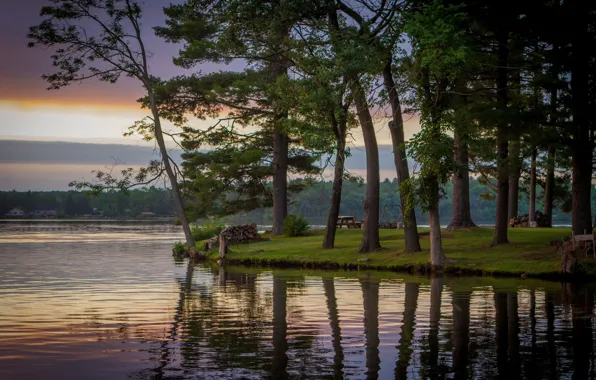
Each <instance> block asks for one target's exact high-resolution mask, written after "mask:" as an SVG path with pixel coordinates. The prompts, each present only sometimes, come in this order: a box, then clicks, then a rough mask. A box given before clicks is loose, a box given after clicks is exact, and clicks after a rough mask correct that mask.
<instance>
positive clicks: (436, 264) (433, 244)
mask: <svg viewBox="0 0 596 380" xmlns="http://www.w3.org/2000/svg"><path fill="white" fill-rule="evenodd" d="M428 222H429V225H430V264H431V266H432V268H433V270H441V268H442V267H443V263H444V261H445V253H444V252H443V243H442V241H441V223H440V221H439V196H438V191H437V197H436V199H435V201H434V202H433V204H432V206H431V207H429V209H428Z"/></svg>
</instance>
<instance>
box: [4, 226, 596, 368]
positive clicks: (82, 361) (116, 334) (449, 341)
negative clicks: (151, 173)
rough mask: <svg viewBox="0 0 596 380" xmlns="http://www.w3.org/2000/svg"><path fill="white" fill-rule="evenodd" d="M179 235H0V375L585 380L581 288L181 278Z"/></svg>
mask: <svg viewBox="0 0 596 380" xmlns="http://www.w3.org/2000/svg"><path fill="white" fill-rule="evenodd" d="M27 234H31V235H33V236H38V237H39V236H44V238H43V240H35V239H29V240H27V238H26V237H24V236H25V235H27ZM73 236H90V237H91V239H92V240H93V239H97V240H96V241H94V242H79V241H77V242H72V241H68V240H69V239H70V238H72V237H73ZM131 236H134V237H135V239H136V237H144V238H143V239H137V240H135V241H129V240H128V239H129V237H131ZM181 238H182V234H181V231H180V230H179V228H178V227H173V226H169V225H165V224H163V225H159V224H155V225H132V224H127V225H118V224H113V223H106V224H100V223H88V224H86V223H70V224H67V223H64V224H62V223H45V224H31V223H30V224H10V225H7V224H0V267H1V268H2V276H1V277H0V340H1V341H2V344H1V345H0V378H2V379H4V378H9V379H13V378H14V379H37V378H44V379H80V378H86V379H87V378H88V379H106V378H109V379H187V378H188V379H212V378H230V379H232V378H255V379H257V378H277V379H282V378H312V379H315V378H316V379H320V378H328V379H335V378H349V379H417V378H454V379H467V378H511V379H517V378H519V379H541V378H572V377H575V378H590V377H593V375H594V373H593V368H594V364H595V363H594V358H593V352H594V349H593V338H592V337H593V327H592V325H593V308H594V290H593V288H591V287H587V288H586V287H584V288H578V287H574V286H572V285H568V284H565V285H561V284H559V283H552V282H542V281H535V280H520V279H492V278H449V277H447V278H426V277H414V276H407V275H399V274H392V273H384V272H326V271H312V270H311V271H302V270H277V269H275V270H271V269H266V268H244V267H242V268H239V267H229V268H219V267H217V266H213V267H211V266H204V265H198V266H188V265H187V262H186V261H178V262H176V261H174V260H173V258H172V257H171V243H172V242H173V241H175V240H180V239H181ZM19 239H21V240H19ZM39 239H42V238H41V237H40V238H39Z"/></svg>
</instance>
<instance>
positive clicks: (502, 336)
mask: <svg viewBox="0 0 596 380" xmlns="http://www.w3.org/2000/svg"><path fill="white" fill-rule="evenodd" d="M507 329H508V323H507V293H497V292H495V333H496V339H495V344H496V346H497V347H496V349H497V371H498V378H499V379H507V375H508V373H507V372H508V371H507V350H508V348H509V341H508V333H507Z"/></svg>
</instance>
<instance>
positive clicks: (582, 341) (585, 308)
mask: <svg viewBox="0 0 596 380" xmlns="http://www.w3.org/2000/svg"><path fill="white" fill-rule="evenodd" d="M593 310H594V294H593V293H592V292H591V291H589V290H588V289H585V290H583V291H581V292H580V293H579V294H574V297H573V303H572V305H571V311H572V313H573V320H572V333H571V335H572V339H573V377H572V378H573V379H588V378H590V376H591V375H592V373H591V367H592V365H591V364H592V363H591V362H592V351H593V349H592V346H593V340H592V334H593V332H592V318H593V316H594V315H593Z"/></svg>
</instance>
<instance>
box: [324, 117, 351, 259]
mask: <svg viewBox="0 0 596 380" xmlns="http://www.w3.org/2000/svg"><path fill="white" fill-rule="evenodd" d="M331 119H332V124H333V131H334V133H335V139H336V148H335V150H336V156H335V170H334V172H333V187H332V189H331V203H330V204H329V215H328V217H327V227H326V228H325V236H324V237H323V248H333V247H334V246H335V232H336V230H337V217H338V216H339V207H340V204H341V190H342V186H343V178H344V163H345V150H346V122H347V121H346V120H345V119H342V120H339V121H337V120H336V119H335V116H333V114H332V117H331Z"/></svg>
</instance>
